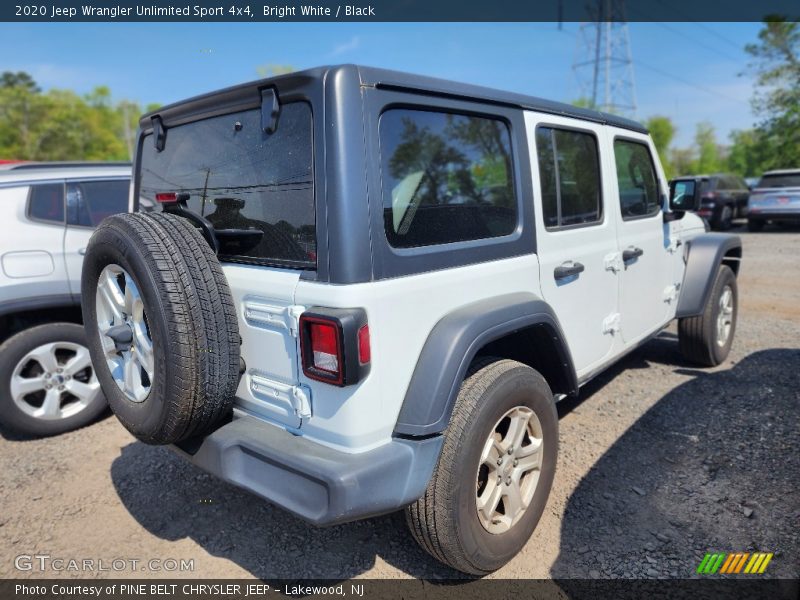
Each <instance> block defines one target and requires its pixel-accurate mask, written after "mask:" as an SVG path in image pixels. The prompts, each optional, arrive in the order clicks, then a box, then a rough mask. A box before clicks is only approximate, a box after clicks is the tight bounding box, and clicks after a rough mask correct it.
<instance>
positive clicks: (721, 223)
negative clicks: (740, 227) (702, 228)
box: [692, 173, 750, 231]
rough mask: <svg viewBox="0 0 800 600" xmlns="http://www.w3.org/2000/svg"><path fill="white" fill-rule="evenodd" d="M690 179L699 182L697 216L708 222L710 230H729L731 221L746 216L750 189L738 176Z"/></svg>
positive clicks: (728, 175)
mask: <svg viewBox="0 0 800 600" xmlns="http://www.w3.org/2000/svg"><path fill="white" fill-rule="evenodd" d="M692 179H697V180H699V181H700V182H701V183H700V185H701V187H700V194H701V199H700V209H699V210H698V211H697V214H698V215H700V216H701V217H703V218H704V219H706V220H707V221H708V223H709V225H710V226H711V229H715V230H720V231H725V230H727V229H730V228H731V224H732V222H733V219H736V218H741V217H744V216H746V215H747V210H748V209H747V206H748V198H749V196H750V188H749V187H748V185H747V183H745V181H744V179H742V178H741V177H739V176H738V175H734V174H732V173H714V174H711V175H697V176H696V177H693V178H692Z"/></svg>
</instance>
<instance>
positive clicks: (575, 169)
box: [536, 127, 603, 229]
mask: <svg viewBox="0 0 800 600" xmlns="http://www.w3.org/2000/svg"><path fill="white" fill-rule="evenodd" d="M536 152H537V155H538V159H539V177H540V179H541V184H542V216H543V218H544V225H545V227H546V228H547V229H556V228H559V227H569V226H575V225H590V224H593V223H599V222H600V221H601V220H602V218H603V209H602V206H603V205H602V196H601V192H600V157H599V155H598V151H597V139H596V138H595V136H594V135H593V134H591V133H588V132H583V131H573V130H567V129H555V128H552V127H538V128H537V129H536Z"/></svg>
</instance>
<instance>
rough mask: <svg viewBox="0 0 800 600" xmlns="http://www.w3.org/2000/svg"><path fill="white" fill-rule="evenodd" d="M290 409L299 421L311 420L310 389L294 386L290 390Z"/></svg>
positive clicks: (303, 386)
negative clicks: (291, 408) (292, 409)
mask: <svg viewBox="0 0 800 600" xmlns="http://www.w3.org/2000/svg"><path fill="white" fill-rule="evenodd" d="M292 407H293V408H294V414H296V415H297V416H298V418H300V419H309V418H311V388H309V387H307V386H305V385H296V386H294V387H293V388H292Z"/></svg>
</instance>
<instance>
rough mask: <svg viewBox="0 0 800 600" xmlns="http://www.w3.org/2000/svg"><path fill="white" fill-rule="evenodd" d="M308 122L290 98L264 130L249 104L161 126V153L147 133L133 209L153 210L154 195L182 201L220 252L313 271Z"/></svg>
mask: <svg viewBox="0 0 800 600" xmlns="http://www.w3.org/2000/svg"><path fill="white" fill-rule="evenodd" d="M311 126H312V118H311V107H310V106H309V105H308V104H307V103H304V102H294V103H289V104H285V105H283V106H282V108H281V112H280V116H279V119H278V127H277V129H276V131H275V132H274V133H271V134H268V133H265V132H264V131H263V130H262V129H261V111H260V110H259V109H254V110H248V111H243V112H238V113H233V114H229V115H223V116H219V117H213V118H210V119H204V120H202V121H196V122H193V123H188V124H186V125H180V126H178V127H172V128H169V129H168V130H167V139H166V144H165V146H164V150H163V151H161V152H158V151H156V149H155V147H154V145H153V143H152V138H151V136H149V135H148V136H147V137H146V138H145V139H144V140H143V143H142V149H141V160H140V171H139V206H140V209H141V210H159V208H160V206H161V205H160V204H159V203H158V198H157V196H158V195H166V197H168V198H169V197H176V196H177V197H184V198H188V199H187V202H186V204H187V206H188V207H189V209H190V210H192V211H194V212H196V213H197V214H199V215H201V216H204V217H205V218H206V219H208V220H209V221H210V222H211V224H212V225H213V226H214V228H215V229H216V230H217V234H218V238H219V241H220V255H221V257H223V258H225V257H228V258H233V259H237V260H242V261H244V262H254V263H259V264H261V263H266V264H277V265H280V266H289V267H297V268H313V267H314V266H315V265H316V232H315V212H314V181H313V165H312V160H313V151H312V130H311ZM173 195H175V196H173ZM162 197H163V196H162Z"/></svg>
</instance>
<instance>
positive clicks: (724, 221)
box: [714, 204, 733, 231]
mask: <svg viewBox="0 0 800 600" xmlns="http://www.w3.org/2000/svg"><path fill="white" fill-rule="evenodd" d="M732 223H733V207H731V205H730V204H725V205H724V206H723V207H722V208H720V210H719V216H718V217H717V218H716V221H715V223H714V229H719V230H720V231H727V230H728V229H730V228H731V224H732Z"/></svg>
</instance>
